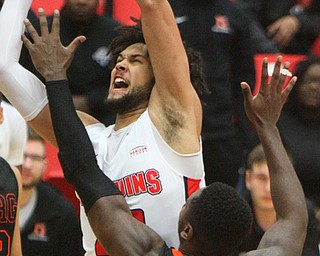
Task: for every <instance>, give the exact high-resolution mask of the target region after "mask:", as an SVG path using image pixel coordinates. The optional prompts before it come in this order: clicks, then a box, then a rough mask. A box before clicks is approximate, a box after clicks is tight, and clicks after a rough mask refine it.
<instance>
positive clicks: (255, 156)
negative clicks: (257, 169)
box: [247, 144, 267, 170]
mask: <svg viewBox="0 0 320 256" xmlns="http://www.w3.org/2000/svg"><path fill="white" fill-rule="evenodd" d="M266 161H267V158H266V155H265V153H264V150H263V147H262V145H261V144H258V145H256V146H255V147H254V148H253V149H252V150H251V152H250V153H249V155H248V159H247V167H248V169H249V170H252V167H253V165H254V164H255V163H264V162H266Z"/></svg>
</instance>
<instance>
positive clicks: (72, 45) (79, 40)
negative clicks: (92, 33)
mask: <svg viewBox="0 0 320 256" xmlns="http://www.w3.org/2000/svg"><path fill="white" fill-rule="evenodd" d="M84 41H86V37H85V36H78V37H76V38H75V39H73V41H72V42H71V43H70V44H69V46H68V49H69V50H70V51H71V52H73V53H75V51H76V50H77V49H78V47H79V46H80V45H81V44H82V43H83V42H84Z"/></svg>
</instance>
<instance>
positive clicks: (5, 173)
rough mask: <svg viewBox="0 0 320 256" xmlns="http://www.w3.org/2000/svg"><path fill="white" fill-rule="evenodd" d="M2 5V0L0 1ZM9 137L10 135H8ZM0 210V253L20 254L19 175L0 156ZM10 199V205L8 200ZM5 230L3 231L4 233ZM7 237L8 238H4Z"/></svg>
mask: <svg viewBox="0 0 320 256" xmlns="http://www.w3.org/2000/svg"><path fill="white" fill-rule="evenodd" d="M0 7H2V2H0ZM1 104H2V94H1V93H0V135H8V134H7V133H6V132H5V133H4V134H3V131H2V129H1V128H2V126H3V125H4V124H5V123H6V122H5V118H6V117H5V116H4V113H3V107H2V105H1ZM2 139H3V138H2V137H1V136H0V145H2ZM9 139H10V137H9ZM0 173H1V177H0V201H1V203H0V212H1V231H2V234H6V236H2V237H1V238H0V239H1V250H0V254H1V255H11V256H21V242H20V231H19V210H20V201H21V200H20V197H19V196H20V194H21V177H20V173H19V170H18V169H17V168H16V167H15V166H13V165H10V164H9V163H8V162H7V161H6V160H5V159H4V158H2V157H1V156H0ZM8 200H10V205H9V201H8ZM4 232H5V233H4ZM5 238H8V239H5Z"/></svg>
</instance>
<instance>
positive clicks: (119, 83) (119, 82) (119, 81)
mask: <svg viewBox="0 0 320 256" xmlns="http://www.w3.org/2000/svg"><path fill="white" fill-rule="evenodd" d="M128 86H129V85H128V83H127V82H126V80H124V79H123V78H121V77H117V78H116V79H115V80H114V85H113V87H114V89H123V88H128Z"/></svg>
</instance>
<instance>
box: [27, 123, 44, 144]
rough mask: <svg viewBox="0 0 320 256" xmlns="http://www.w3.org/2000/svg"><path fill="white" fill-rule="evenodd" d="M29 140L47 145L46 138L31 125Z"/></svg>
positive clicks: (29, 127)
mask: <svg viewBox="0 0 320 256" xmlns="http://www.w3.org/2000/svg"><path fill="white" fill-rule="evenodd" d="M28 140H34V141H39V142H41V143H42V144H44V145H45V143H46V142H45V140H44V139H43V138H42V137H41V136H40V135H39V134H38V133H37V132H36V131H35V130H34V129H33V128H32V127H31V126H30V125H28Z"/></svg>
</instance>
